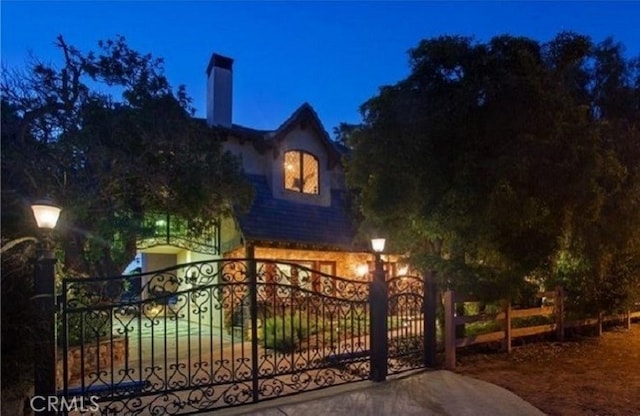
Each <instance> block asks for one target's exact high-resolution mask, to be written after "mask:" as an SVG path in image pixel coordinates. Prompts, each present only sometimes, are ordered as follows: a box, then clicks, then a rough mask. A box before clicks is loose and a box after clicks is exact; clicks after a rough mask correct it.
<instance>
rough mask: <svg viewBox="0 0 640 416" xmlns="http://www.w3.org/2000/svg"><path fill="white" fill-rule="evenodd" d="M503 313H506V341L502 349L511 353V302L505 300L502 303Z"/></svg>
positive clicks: (504, 324)
mask: <svg viewBox="0 0 640 416" xmlns="http://www.w3.org/2000/svg"><path fill="white" fill-rule="evenodd" d="M502 311H503V312H504V322H503V328H504V340H503V344H502V348H503V349H504V350H505V351H506V352H507V353H511V301H510V300H508V299H505V300H503V301H502Z"/></svg>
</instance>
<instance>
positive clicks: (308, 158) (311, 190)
mask: <svg viewBox="0 0 640 416" xmlns="http://www.w3.org/2000/svg"><path fill="white" fill-rule="evenodd" d="M284 188H285V189H288V190H290V191H296V192H302V193H305V194H317V193H318V159H317V158H316V157H315V156H314V155H312V154H311V153H306V152H303V151H300V150H291V151H289V152H286V153H285V154H284Z"/></svg>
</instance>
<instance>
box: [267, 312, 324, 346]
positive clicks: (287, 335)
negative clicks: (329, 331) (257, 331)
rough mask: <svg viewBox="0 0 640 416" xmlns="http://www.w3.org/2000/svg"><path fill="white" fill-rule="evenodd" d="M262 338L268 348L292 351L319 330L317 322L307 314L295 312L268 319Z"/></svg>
mask: <svg viewBox="0 0 640 416" xmlns="http://www.w3.org/2000/svg"><path fill="white" fill-rule="evenodd" d="M262 331H263V333H262V338H263V339H264V345H265V347H266V348H270V349H273V350H276V351H280V352H291V351H294V350H295V349H298V348H300V344H301V343H302V341H303V340H306V339H308V338H309V336H310V335H312V334H316V333H317V332H318V328H317V325H316V324H315V322H311V319H310V318H309V316H308V315H307V314H303V313H300V312H298V313H295V314H286V315H280V316H272V317H269V318H267V319H266V321H265V322H264V326H263V330H262Z"/></svg>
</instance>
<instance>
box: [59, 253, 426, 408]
mask: <svg viewBox="0 0 640 416" xmlns="http://www.w3.org/2000/svg"><path fill="white" fill-rule="evenodd" d="M388 283H389V298H388V299H389V311H390V316H389V318H388V323H389V354H388V360H389V361H388V362H389V372H390V373H397V372H400V371H405V370H407V369H412V368H420V367H424V360H420V355H421V354H422V353H421V351H423V350H424V341H423V337H422V335H423V333H424V321H425V319H426V315H425V314H424V307H423V306H424V301H423V300H424V297H423V294H424V285H423V284H422V283H421V280H420V279H418V278H415V277H404V278H397V279H392V280H390V281H389V282H388ZM369 285H370V283H369V282H368V281H357V280H350V279H344V278H341V277H337V276H330V275H326V274H323V273H321V272H319V271H316V270H311V269H307V268H305V267H302V266H300V265H297V264H293V263H286V262H274V261H272V260H267V259H264V260H263V259H223V260H217V261H208V262H199V263H190V264H185V265H179V266H176V267H172V268H168V269H164V270H160V271H156V272H151V273H144V274H135V275H130V276H118V277H115V278H90V279H86V278H78V279H65V280H64V281H63V287H62V296H61V297H62V303H61V309H60V311H61V313H60V322H59V334H58V339H59V341H60V346H59V351H60V352H61V354H59V358H58V368H59V373H58V387H59V389H60V395H62V396H65V397H66V398H67V399H69V400H70V399H73V398H74V397H75V398H80V397H84V398H85V399H86V398H89V397H91V398H93V400H94V401H97V402H98V405H99V413H102V414H119V415H120V414H189V413H198V412H201V411H205V410H212V409H216V408H222V407H229V406H236V405H242V404H246V403H255V402H258V401H263V400H268V399H273V398H277V397H282V396H285V395H291V394H296V393H300V392H305V391H311V390H316V389H320V388H325V387H329V386H334V385H338V384H342V383H348V382H353V381H360V380H366V379H368V378H369V373H370V353H369V351H370V350H371V343H372V342H378V341H377V340H374V339H371V337H370V329H371V325H372V322H371V319H370V317H371V313H370V312H371V306H370V301H369ZM432 318H433V317H432ZM89 402H92V401H88V403H89ZM92 410H95V409H92Z"/></svg>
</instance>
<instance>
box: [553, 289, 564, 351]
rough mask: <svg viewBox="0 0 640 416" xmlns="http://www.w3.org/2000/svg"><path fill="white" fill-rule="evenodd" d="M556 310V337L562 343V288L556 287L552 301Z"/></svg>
mask: <svg viewBox="0 0 640 416" xmlns="http://www.w3.org/2000/svg"><path fill="white" fill-rule="evenodd" d="M554 305H555V309H556V337H557V338H558V341H560V342H562V341H564V290H563V289H562V286H558V287H556V298H555V299H554Z"/></svg>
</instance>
